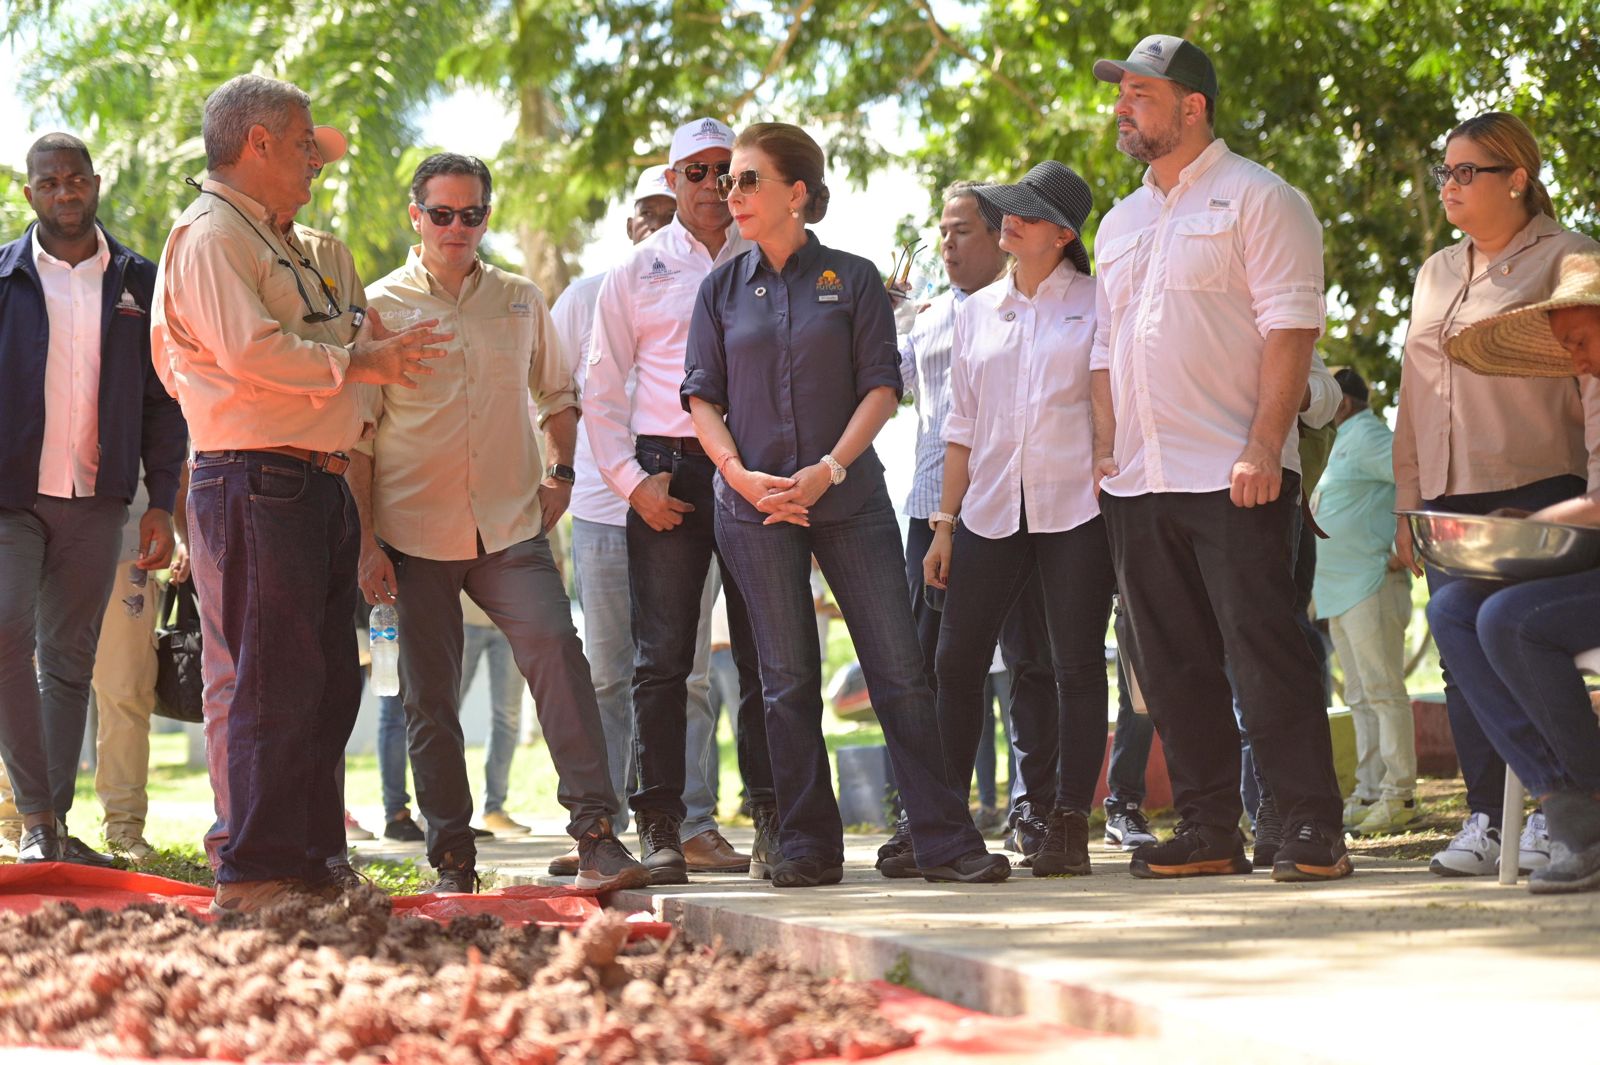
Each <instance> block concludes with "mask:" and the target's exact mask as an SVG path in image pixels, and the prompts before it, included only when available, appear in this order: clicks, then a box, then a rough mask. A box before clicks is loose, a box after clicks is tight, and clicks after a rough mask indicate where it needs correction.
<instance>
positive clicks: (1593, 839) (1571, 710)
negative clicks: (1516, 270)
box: [1428, 253, 1600, 894]
mask: <svg viewBox="0 0 1600 1065" xmlns="http://www.w3.org/2000/svg"><path fill="white" fill-rule="evenodd" d="M1559 271H1560V272H1559V275H1558V279H1557V282H1556V285H1555V289H1554V291H1553V292H1552V293H1551V295H1550V298H1549V299H1545V300H1541V301H1540V302H1538V303H1534V304H1531V305H1529V306H1527V307H1523V308H1520V309H1518V310H1515V311H1510V312H1507V313H1504V314H1498V315H1494V316H1492V317H1489V318H1486V319H1484V320H1483V321H1482V322H1479V323H1478V324H1476V325H1473V326H1470V327H1468V328H1467V329H1465V330H1463V331H1462V332H1461V333H1459V334H1457V335H1456V336H1454V337H1452V338H1451V339H1450V340H1449V342H1448V343H1447V345H1446V351H1447V353H1448V355H1449V357H1450V358H1451V359H1452V360H1453V361H1455V362H1456V363H1458V364H1460V365H1462V366H1468V367H1471V368H1472V369H1473V370H1475V371H1477V372H1479V373H1484V374H1492V375H1495V376H1496V377H1546V378H1554V377H1555V376H1556V375H1557V374H1558V373H1561V372H1562V371H1565V374H1566V375H1568V376H1570V375H1571V374H1573V373H1578V374H1581V375H1583V376H1584V377H1586V378H1589V379H1592V378H1593V377H1594V375H1595V373H1596V372H1597V371H1600V255H1597V254H1593V253H1586V254H1578V255H1569V256H1566V257H1565V258H1564V259H1562V260H1561V261H1560V266H1559ZM1528 428H1534V427H1533V426H1529V427H1528ZM1529 517H1530V518H1532V519H1535V520H1540V521H1551V522H1560V523H1564V524H1569V525H1590V526H1600V492H1596V491H1591V492H1589V493H1588V494H1587V495H1583V496H1578V497H1576V498H1573V499H1568V500H1565V501H1562V502H1559V503H1554V504H1552V505H1550V506H1547V507H1545V508H1544V509H1542V510H1538V511H1535V512H1534V513H1533V514H1531V515H1529ZM1428 621H1429V623H1430V624H1431V625H1432V626H1433V634H1434V639H1435V640H1436V641H1437V642H1438V644H1439V652H1440V654H1441V655H1442V656H1445V657H1447V658H1448V659H1449V662H1450V668H1451V670H1452V671H1453V672H1454V674H1455V681H1456V684H1457V685H1459V689H1460V693H1461V695H1462V696H1463V698H1464V701H1465V702H1466V704H1467V706H1468V707H1469V708H1470V710H1471V712H1472V715H1473V717H1474V719H1475V720H1476V721H1477V723H1478V725H1479V726H1480V727H1481V728H1482V729H1483V731H1484V733H1485V734H1487V735H1488V737H1489V738H1490V740H1491V742H1493V744H1494V748H1495V750H1496V751H1497V752H1498V753H1499V754H1500V755H1501V756H1502V757H1503V758H1504V759H1505V760H1506V763H1507V764H1508V765H1509V766H1510V767H1511V769H1512V770H1513V771H1515V772H1516V774H1517V777H1518V778H1519V779H1520V780H1521V781H1522V782H1523V785H1524V786H1525V787H1526V788H1527V790H1528V792H1529V793H1530V794H1532V795H1533V796H1535V797H1536V798H1537V799H1538V800H1539V803H1540V805H1541V807H1542V808H1543V810H1544V815H1545V820H1546V824H1547V827H1548V831H1549V834H1550V860H1549V862H1548V863H1547V864H1545V865H1544V866H1542V867H1541V868H1538V869H1535V870H1533V873H1532V875H1531V876H1530V877H1529V878H1528V889H1529V890H1530V891H1533V892H1534V893H1536V894H1555V893H1563V892H1572V891H1586V890H1591V889H1593V888H1596V887H1600V724H1597V723H1596V718H1595V714H1594V710H1593V706H1592V704H1591V702H1590V699H1589V693H1588V691H1587V690H1586V689H1585V685H1584V679H1583V676H1582V674H1581V673H1579V671H1578V667H1577V665H1576V664H1575V663H1574V661H1573V658H1574V656H1576V655H1580V654H1583V653H1584V652H1586V651H1590V650H1592V649H1594V648H1596V647H1600V569H1591V570H1586V571H1583V572H1581V573H1573V574H1569V575H1567V576H1564V577H1549V578H1545V579H1543V580H1533V581H1524V582H1522V583H1520V584H1513V585H1510V586H1509V587H1508V586H1506V585H1504V584H1501V583H1498V582H1491V581H1455V582H1453V583H1450V584H1447V585H1446V586H1444V587H1443V588H1440V589H1439V590H1438V591H1437V592H1435V593H1434V596H1433V599H1432V600H1431V601H1430V602H1429V603H1428Z"/></svg>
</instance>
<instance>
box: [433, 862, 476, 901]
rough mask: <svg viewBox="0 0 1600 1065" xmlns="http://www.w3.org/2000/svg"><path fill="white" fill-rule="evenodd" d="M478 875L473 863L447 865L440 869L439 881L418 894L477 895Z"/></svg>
mask: <svg viewBox="0 0 1600 1065" xmlns="http://www.w3.org/2000/svg"><path fill="white" fill-rule="evenodd" d="M477 893H478V873H477V871H476V870H475V869H474V868H473V866H472V864H471V863H468V864H467V865H453V866H452V865H447V866H443V867H441V868H440V869H439V879H437V880H435V881H434V882H433V883H431V884H429V885H428V886H427V887H425V888H423V889H422V890H421V891H419V892H418V894H419V895H476V894H477Z"/></svg>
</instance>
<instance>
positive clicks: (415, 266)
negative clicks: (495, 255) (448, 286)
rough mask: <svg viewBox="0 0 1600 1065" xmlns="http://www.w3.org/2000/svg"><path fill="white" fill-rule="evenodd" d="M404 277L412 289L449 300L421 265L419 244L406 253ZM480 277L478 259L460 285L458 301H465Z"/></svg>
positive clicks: (481, 265) (445, 292) (481, 268)
mask: <svg viewBox="0 0 1600 1065" xmlns="http://www.w3.org/2000/svg"><path fill="white" fill-rule="evenodd" d="M405 276H406V278H407V279H408V280H409V281H410V282H411V284H412V287H414V288H416V289H417V290H418V291H419V292H426V293H427V294H428V295H430V296H436V297H438V298H439V299H442V300H446V301H448V300H449V299H450V296H449V293H448V292H447V291H446V290H445V287H444V286H443V285H442V284H440V283H439V280H438V278H436V277H434V276H433V272H432V271H431V270H429V269H428V268H427V267H426V266H424V265H422V245H421V244H413V245H411V250H410V251H408V252H407V253H406V266H405ZM482 277H483V260H482V259H478V260H477V261H476V262H474V263H473V266H472V272H471V273H470V274H468V275H467V277H466V280H465V281H463V282H462V283H461V295H460V297H459V299H462V300H464V299H466V298H467V294H468V293H469V292H471V291H472V289H473V288H474V287H475V286H476V285H477V284H478V281H479V280H480V279H481V278H482Z"/></svg>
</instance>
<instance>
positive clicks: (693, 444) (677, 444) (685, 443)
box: [639, 433, 706, 455]
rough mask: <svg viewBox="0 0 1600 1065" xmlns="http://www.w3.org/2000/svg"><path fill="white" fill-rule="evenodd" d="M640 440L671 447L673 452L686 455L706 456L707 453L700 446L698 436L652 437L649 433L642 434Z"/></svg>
mask: <svg viewBox="0 0 1600 1065" xmlns="http://www.w3.org/2000/svg"><path fill="white" fill-rule="evenodd" d="M639 439H640V440H648V441H650V443H652V444H660V445H661V446H662V447H670V448H671V449H672V450H674V451H680V452H682V453H684V454H686V455H704V454H705V453H706V449H705V448H704V447H702V446H701V444H700V438H699V437H696V436H651V435H649V434H648V433H641V434H640V435H639Z"/></svg>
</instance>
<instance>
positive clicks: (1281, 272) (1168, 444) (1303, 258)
mask: <svg viewBox="0 0 1600 1065" xmlns="http://www.w3.org/2000/svg"><path fill="white" fill-rule="evenodd" d="M1095 257H1096V260H1097V262H1098V266H1099V270H1100V300H1099V309H1098V314H1097V318H1098V328H1097V332H1096V335H1095V343H1094V355H1093V360H1092V366H1093V368H1094V369H1096V370H1109V371H1111V392H1112V405H1113V410H1114V411H1115V413H1116V419H1117V431H1116V440H1115V452H1114V454H1115V457H1116V461H1117V465H1118V466H1119V467H1120V470H1121V472H1119V473H1118V474H1117V475H1116V476H1115V477H1108V478H1106V479H1105V480H1104V481H1102V482H1101V485H1100V487H1101V488H1103V489H1104V490H1106V491H1108V492H1110V493H1112V494H1113V495H1118V496H1130V495H1140V494H1143V493H1146V492H1215V491H1221V490H1223V489H1226V488H1227V487H1228V484H1229V478H1230V474H1231V472H1232V469H1233V463H1234V462H1235V460H1237V459H1238V457H1239V453H1240V452H1241V451H1242V450H1244V446H1245V444H1246V443H1247V442H1248V440H1249V435H1250V424H1251V422H1252V421H1254V419H1255V414H1256V403H1257V399H1258V397H1259V394H1260V381H1259V379H1260V374H1261V357H1262V352H1263V350H1264V348H1265V344H1266V336H1267V334H1268V333H1270V332H1271V331H1272V330H1274V329H1315V330H1318V331H1319V332H1320V330H1321V329H1322V327H1323V319H1324V317H1325V314H1326V308H1325V305H1324V302H1323V292H1324V289H1323V275H1322V228H1321V226H1320V225H1319V224H1318V222H1317V218H1316V215H1315V214H1314V213H1313V212H1312V210H1311V204H1310V203H1309V202H1308V201H1307V200H1306V198H1305V196H1304V195H1302V194H1301V193H1300V192H1299V190H1297V189H1295V188H1294V187H1293V186H1291V185H1289V184H1287V183H1286V182H1285V181H1284V180H1283V179H1282V178H1280V177H1278V176H1277V175H1276V174H1274V173H1272V172H1271V171H1270V170H1268V169H1266V168H1265V167H1263V166H1260V165H1258V164H1256V163H1253V162H1250V161H1249V160H1247V159H1244V158H1241V157H1240V156H1237V155H1235V154H1233V153H1232V152H1230V151H1229V150H1228V146H1227V145H1226V144H1224V143H1223V142H1222V141H1221V140H1220V139H1219V140H1215V141H1212V143H1211V145H1210V146H1209V147H1208V148H1206V150H1205V151H1204V152H1202V153H1201V154H1200V156H1199V158H1197V159H1196V160H1195V161H1194V162H1192V163H1190V164H1189V165H1188V166H1187V167H1185V168H1184V170H1183V173H1182V174H1181V175H1180V176H1179V179H1178V184H1177V185H1176V186H1174V187H1173V189H1172V191H1171V192H1170V193H1167V194H1165V195H1163V194H1162V192H1161V190H1160V189H1159V188H1157V187H1156V184H1155V180H1154V178H1153V177H1152V175H1151V173H1150V171H1148V170H1147V171H1146V172H1145V176H1144V187H1143V188H1141V189H1139V190H1138V191H1136V192H1134V193H1133V194H1132V195H1130V196H1129V197H1128V198H1127V199H1125V200H1123V201H1122V202H1120V203H1118V204H1117V205H1116V206H1115V207H1113V208H1112V209H1111V210H1110V211H1109V212H1108V213H1107V214H1106V217H1105V220H1104V221H1103V222H1101V224H1100V230H1099V233H1098V234H1097V235H1096V237H1095ZM1282 461H1283V468H1284V469H1286V470H1294V471H1296V472H1298V471H1299V469H1300V455H1299V443H1298V440H1297V439H1296V435H1295V434H1294V433H1292V432H1291V433H1289V434H1288V436H1287V437H1286V439H1285V440H1284V444H1283V454H1282Z"/></svg>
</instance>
